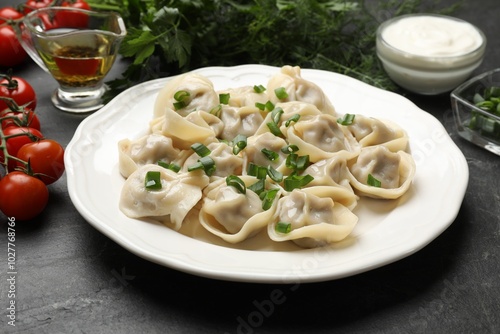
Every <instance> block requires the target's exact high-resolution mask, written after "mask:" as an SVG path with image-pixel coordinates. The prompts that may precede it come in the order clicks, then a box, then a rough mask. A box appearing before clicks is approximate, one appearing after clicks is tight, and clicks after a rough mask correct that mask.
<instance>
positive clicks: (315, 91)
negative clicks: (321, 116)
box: [267, 65, 335, 115]
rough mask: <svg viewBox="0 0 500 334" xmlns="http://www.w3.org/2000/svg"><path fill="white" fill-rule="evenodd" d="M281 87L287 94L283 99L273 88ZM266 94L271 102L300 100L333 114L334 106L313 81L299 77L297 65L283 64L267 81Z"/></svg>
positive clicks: (323, 111)
mask: <svg viewBox="0 0 500 334" xmlns="http://www.w3.org/2000/svg"><path fill="white" fill-rule="evenodd" d="M281 87H283V88H284V89H285V91H286V93H287V94H288V97H287V98H285V99H279V98H278V97H277V96H276V94H275V89H277V88H281ZM267 94H268V96H269V100H270V101H271V102H273V103H275V104H276V103H278V102H287V101H302V102H306V103H310V104H313V105H315V106H316V107H317V108H318V109H319V110H321V112H322V113H325V114H329V115H335V108H334V107H333V105H332V103H331V102H330V100H329V99H328V97H327V96H326V95H325V94H324V92H323V90H322V89H321V88H320V87H318V85H316V84H315V83H313V82H311V81H308V80H305V79H303V78H302V77H301V74H300V67H299V66H295V67H292V66H288V65H287V66H283V67H282V68H281V71H280V72H279V73H277V74H275V75H274V76H273V77H271V79H270V80H269V81H268V83H267Z"/></svg>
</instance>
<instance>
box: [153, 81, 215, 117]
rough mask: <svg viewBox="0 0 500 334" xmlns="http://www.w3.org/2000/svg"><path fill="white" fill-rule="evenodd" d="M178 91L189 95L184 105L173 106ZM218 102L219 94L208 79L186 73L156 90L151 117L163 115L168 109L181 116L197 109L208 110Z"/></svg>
mask: <svg viewBox="0 0 500 334" xmlns="http://www.w3.org/2000/svg"><path fill="white" fill-rule="evenodd" d="M179 91H184V92H186V93H188V94H189V95H188V96H186V98H185V99H184V100H183V103H184V107H182V108H175V107H174V103H176V102H178V101H177V100H176V99H175V98H174V96H175V94H176V93H177V92H179ZM218 104H219V95H218V94H217V93H216V92H215V90H214V86H213V84H212V82H211V81H210V80H209V79H207V78H206V77H204V76H202V75H199V74H196V73H186V74H181V75H179V76H177V77H175V78H173V79H172V80H170V81H168V82H167V83H166V85H165V86H164V87H163V88H162V89H161V90H160V91H159V92H158V95H157V97H156V100H155V105H154V114H153V117H154V118H156V117H161V116H163V115H164V113H165V111H166V110H168V109H172V110H175V112H177V113H178V114H179V115H181V116H186V115H187V114H189V113H191V112H193V111H197V110H204V111H207V112H208V111H210V110H211V109H212V108H214V107H215V106H217V105H218Z"/></svg>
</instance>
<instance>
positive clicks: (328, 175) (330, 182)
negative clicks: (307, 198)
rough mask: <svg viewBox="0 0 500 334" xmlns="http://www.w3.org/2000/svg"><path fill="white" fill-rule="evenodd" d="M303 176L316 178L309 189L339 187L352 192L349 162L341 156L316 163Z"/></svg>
mask: <svg viewBox="0 0 500 334" xmlns="http://www.w3.org/2000/svg"><path fill="white" fill-rule="evenodd" d="M303 175H311V176H312V177H313V178H314V179H313V180H312V181H311V182H310V183H309V184H308V186H309V187H312V186H333V187H337V186H338V187H344V188H347V189H349V190H352V187H351V184H350V180H349V170H348V168H347V161H346V159H344V158H342V157H341V156H334V157H331V158H328V159H324V160H320V161H318V162H315V163H313V164H311V165H309V167H307V168H306V169H305V170H304V172H303Z"/></svg>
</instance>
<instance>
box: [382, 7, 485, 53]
mask: <svg viewBox="0 0 500 334" xmlns="http://www.w3.org/2000/svg"><path fill="white" fill-rule="evenodd" d="M382 38H383V39H384V40H385V41H386V42H387V43H388V44H390V45H391V46H392V47H394V48H396V49H399V50H401V51H404V52H407V53H409V54H413V55H419V56H424V57H455V56H460V55H463V54H466V53H469V52H471V51H474V50H476V49H477V48H478V47H479V46H480V45H481V44H482V43H483V38H482V36H481V34H480V33H479V32H478V30H477V29H476V28H475V27H474V26H473V25H472V24H470V23H468V22H465V21H459V20H454V19H450V18H447V17H441V16H431V15H424V16H410V17H405V18H403V19H400V20H397V21H396V22H394V23H393V24H391V25H389V26H387V27H386V28H385V29H384V30H383V31H382Z"/></svg>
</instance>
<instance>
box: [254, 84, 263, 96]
mask: <svg viewBox="0 0 500 334" xmlns="http://www.w3.org/2000/svg"><path fill="white" fill-rule="evenodd" d="M253 90H254V92H256V93H259V94H260V93H264V92H265V91H266V87H264V86H262V85H255V86H253Z"/></svg>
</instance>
